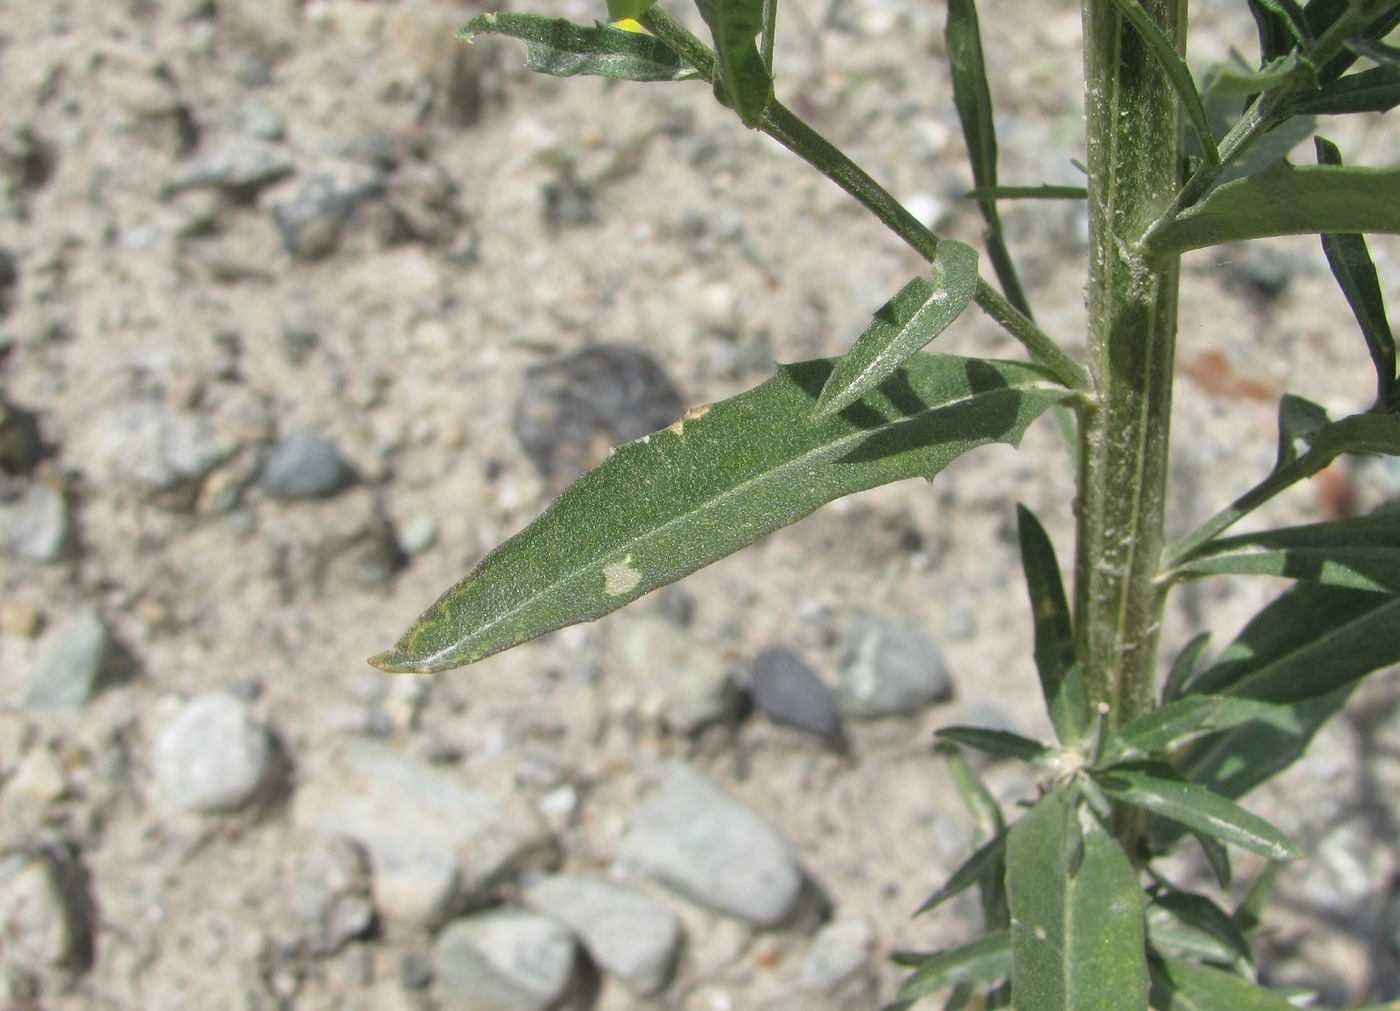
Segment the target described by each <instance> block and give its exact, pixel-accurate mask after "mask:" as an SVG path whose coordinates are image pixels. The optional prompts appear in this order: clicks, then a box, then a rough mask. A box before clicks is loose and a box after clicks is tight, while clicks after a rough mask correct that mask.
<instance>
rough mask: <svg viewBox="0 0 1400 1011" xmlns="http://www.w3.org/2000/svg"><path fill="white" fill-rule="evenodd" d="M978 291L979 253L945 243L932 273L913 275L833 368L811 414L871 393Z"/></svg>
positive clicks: (820, 414)
mask: <svg viewBox="0 0 1400 1011" xmlns="http://www.w3.org/2000/svg"><path fill="white" fill-rule="evenodd" d="M976 293H977V250H975V249H973V248H972V247H971V246H969V245H966V244H965V243H962V242H954V241H952V240H951V239H945V240H943V241H942V242H940V243H939V244H938V249H937V251H936V252H935V253H934V254H933V275H932V277H930V278H923V277H916V278H914V279H913V280H911V281H910V282H909V283H908V284H906V285H905V286H904V287H903V288H901V289H900V290H899V294H897V295H895V296H894V298H892V299H890V300H889V301H888V302H886V303H885V304H884V305H883V306H881V307H880V310H879V311H878V312H876V313H875V317H874V318H873V319H872V320H871V321H870V325H869V326H868V327H866V328H865V332H864V333H863V334H861V335H860V337H859V338H858V339H857V340H856V343H855V346H854V347H852V348H851V350H849V351H847V352H846V354H845V355H844V356H843V357H842V358H841V360H840V361H839V362H837V364H836V369H835V371H833V372H832V373H831V378H830V379H828V380H827V381H826V386H824V387H823V388H822V394H821V396H820V397H818V398H817V407H816V410H815V412H813V416H814V417H816V418H824V417H829V416H830V415H833V414H835V413H836V412H838V411H840V410H843V409H845V408H847V407H849V406H850V405H851V404H854V403H855V402H856V401H857V400H859V399H860V398H861V397H863V396H865V395H866V394H867V393H868V392H870V391H871V390H872V389H874V388H875V387H876V386H878V385H880V383H882V382H884V381H885V379H886V378H887V377H888V376H889V375H890V373H891V372H893V371H894V370H895V369H897V368H899V366H900V365H901V364H903V363H904V362H906V361H908V359H909V358H910V356H912V355H913V354H914V353H915V352H917V351H919V350H920V349H921V348H923V347H924V346H925V345H926V344H928V343H929V342H930V341H931V340H933V339H934V338H935V337H937V336H938V335H939V334H941V333H942V332H943V331H944V330H946V329H947V328H948V327H949V325H950V324H952V322H953V320H955V319H957V318H958V317H959V316H961V315H962V314H963V310H964V309H966V308H967V307H968V305H969V304H970V303H971V302H972V296H973V295H975V294H976Z"/></svg>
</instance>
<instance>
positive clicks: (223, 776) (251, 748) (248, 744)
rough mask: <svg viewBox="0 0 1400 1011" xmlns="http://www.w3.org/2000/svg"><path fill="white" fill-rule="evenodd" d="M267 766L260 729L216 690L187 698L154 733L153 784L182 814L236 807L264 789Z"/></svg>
mask: <svg viewBox="0 0 1400 1011" xmlns="http://www.w3.org/2000/svg"><path fill="white" fill-rule="evenodd" d="M272 762H273V752H272V744H271V740H270V738H269V737H268V733H267V730H266V728H265V727H263V726H262V724H260V723H258V722H257V721H256V720H255V719H254V718H253V715H252V713H251V712H249V710H248V706H247V705H246V704H245V703H243V702H242V701H240V700H239V699H236V698H234V697H233V696H232V695H226V694H224V693H222V692H209V693H206V694H204V695H198V696H195V697H194V698H192V699H190V700H189V701H188V702H186V703H185V704H184V705H183V706H182V707H180V709H179V710H178V711H177V712H176V713H175V715H174V716H173V717H171V718H170V719H169V720H167V721H166V723H165V725H164V726H163V727H161V729H160V732H159V733H158V734H157V735H156V741H155V753H154V765H155V778H156V782H157V783H159V784H160V787H161V789H162V790H164V791H165V793H166V795H167V796H169V797H170V799H171V800H173V801H175V803H177V804H179V805H180V806H181V807H183V808H184V809H185V810H187V811H198V812H215V811H231V810H235V809H237V808H239V807H242V806H243V805H244V804H246V803H248V801H250V800H252V799H253V797H254V796H255V795H256V794H257V793H258V791H259V790H260V789H261V788H262V787H263V786H264V785H265V783H266V780H267V779H268V776H269V773H270V772H271V769H272Z"/></svg>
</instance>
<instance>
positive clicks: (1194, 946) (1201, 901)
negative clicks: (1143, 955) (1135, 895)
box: [1147, 891, 1253, 971]
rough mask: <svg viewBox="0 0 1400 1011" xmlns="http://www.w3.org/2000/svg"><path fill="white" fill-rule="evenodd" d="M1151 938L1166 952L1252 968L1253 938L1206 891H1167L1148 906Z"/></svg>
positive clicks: (1153, 944) (1231, 965)
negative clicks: (1245, 933) (1248, 938)
mask: <svg viewBox="0 0 1400 1011" xmlns="http://www.w3.org/2000/svg"><path fill="white" fill-rule="evenodd" d="M1147 939H1148V941H1149V942H1150V943H1151V945H1152V947H1153V948H1154V949H1155V950H1156V951H1157V952H1159V953H1161V954H1164V955H1185V956H1189V957H1191V958H1195V959H1199V960H1201V961H1204V962H1215V963H1218V964H1220V965H1228V966H1230V967H1231V968H1233V969H1235V970H1236V971H1240V970H1244V971H1249V970H1251V969H1252V967H1253V956H1252V955H1251V953H1250V950H1249V941H1248V940H1246V939H1245V936H1244V931H1242V930H1241V929H1240V926H1239V924H1238V923H1236V922H1235V919H1234V918H1233V917H1232V916H1230V914H1229V913H1227V912H1225V910H1223V909H1221V908H1220V907H1219V906H1217V905H1216V904H1215V903H1214V902H1212V901H1211V900H1210V899H1208V898H1206V897H1205V896H1204V895H1196V894H1194V893H1192V892H1178V891H1166V892H1163V893H1162V894H1160V895H1157V896H1155V897H1154V898H1153V900H1152V904H1151V905H1149V906H1148V907H1147Z"/></svg>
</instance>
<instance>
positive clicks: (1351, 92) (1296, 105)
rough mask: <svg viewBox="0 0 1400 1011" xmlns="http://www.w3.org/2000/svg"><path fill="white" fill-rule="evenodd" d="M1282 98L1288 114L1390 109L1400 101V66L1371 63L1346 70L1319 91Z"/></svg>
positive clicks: (1320, 113) (1334, 114) (1385, 110)
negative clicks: (1360, 68) (1357, 70)
mask: <svg viewBox="0 0 1400 1011" xmlns="http://www.w3.org/2000/svg"><path fill="white" fill-rule="evenodd" d="M1283 102H1284V108H1283V114H1284V115H1289V116H1296V115H1300V114H1303V115H1312V116H1345V115H1349V114H1351V113H1356V112H1389V111H1390V110H1391V109H1393V108H1395V107H1396V106H1397V105H1400V67H1392V66H1384V67H1372V68H1371V69H1369V70H1363V71H1361V72H1360V73H1356V74H1347V75H1346V76H1345V77H1339V78H1337V79H1336V80H1335V81H1332V82H1331V83H1330V84H1326V85H1324V86H1322V87H1321V88H1319V89H1318V90H1317V91H1308V92H1298V93H1297V94H1293V95H1289V96H1287V97H1286V98H1285V99H1284V100H1283Z"/></svg>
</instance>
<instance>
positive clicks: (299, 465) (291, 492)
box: [258, 428, 354, 498]
mask: <svg viewBox="0 0 1400 1011" xmlns="http://www.w3.org/2000/svg"><path fill="white" fill-rule="evenodd" d="M353 479H354V475H353V474H352V472H351V471H350V468H349V467H347V466H346V464H345V461H344V460H342V459H341V457H340V450H338V449H337V448H336V445H335V443H334V442H332V441H331V440H330V439H328V438H326V437H325V436H324V435H320V434H318V433H316V432H312V431H308V430H307V429H304V428H299V429H297V430H296V431H294V432H291V433H289V434H288V435H286V436H285V437H283V439H282V440H281V441H280V442H279V443H278V444H277V446H276V448H274V449H273V451H272V455H271V456H269V457H268V458H267V461H266V462H265V463H264V464H263V466H262V472H261V473H260V474H259V475H258V487H259V488H261V489H262V490H263V491H264V492H265V493H266V494H268V495H271V496H273V497H274V498H329V497H330V496H331V495H334V494H335V493H336V492H338V491H342V490H343V489H344V488H346V487H347V486H348V485H349V484H350V483H351V482H352V481H353Z"/></svg>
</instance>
